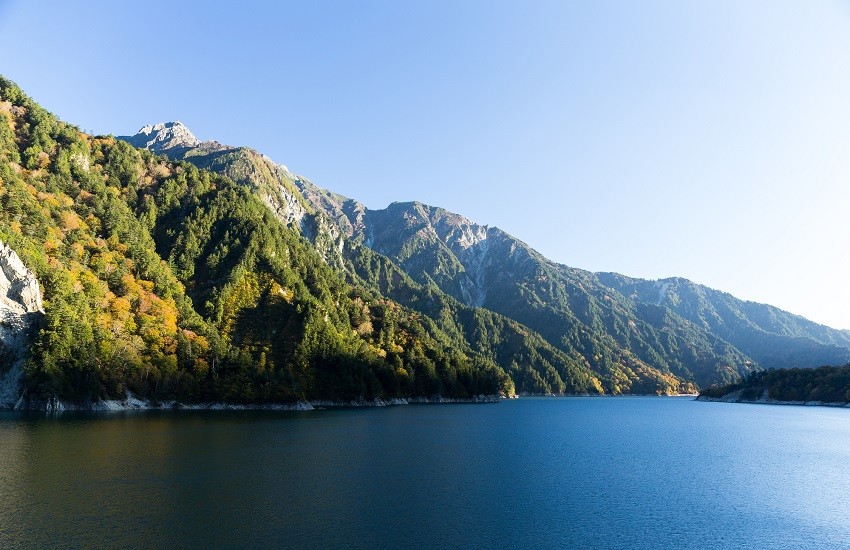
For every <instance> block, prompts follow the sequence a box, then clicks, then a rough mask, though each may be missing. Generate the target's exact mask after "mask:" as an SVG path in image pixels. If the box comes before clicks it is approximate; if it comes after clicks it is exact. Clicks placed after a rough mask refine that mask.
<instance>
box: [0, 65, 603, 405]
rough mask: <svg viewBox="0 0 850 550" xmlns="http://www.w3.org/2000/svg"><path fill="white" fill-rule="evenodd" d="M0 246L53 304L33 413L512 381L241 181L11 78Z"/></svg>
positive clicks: (36, 370)
mask: <svg viewBox="0 0 850 550" xmlns="http://www.w3.org/2000/svg"><path fill="white" fill-rule="evenodd" d="M0 239H2V241H3V242H5V243H8V244H9V245H10V246H11V247H12V248H13V249H14V250H15V251H16V252H17V254H19V255H20V259H21V260H22V261H23V263H24V264H25V265H26V266H28V267H29V268H31V269H32V271H33V273H34V274H35V276H36V277H37V278H38V281H39V282H40V283H41V285H42V291H43V295H44V318H43V321H42V322H41V324H40V329H39V330H38V333H37V335H36V336H35V338H34V342H33V345H32V346H31V347H30V349H29V357H28V360H27V363H26V366H25V369H24V370H25V380H24V383H25V388H24V389H25V392H26V398H27V400H28V401H29V403H30V405H31V406H43V405H44V404H45V403H49V402H51V401H52V400H55V399H60V400H73V401H77V402H79V403H83V404H84V403H87V402H88V403H90V402H91V401H92V400H97V399H104V398H122V397H124V395H125V393H126V392H127V391H128V390H129V391H132V392H133V393H135V394H137V395H140V396H143V397H147V398H150V399H153V400H170V399H179V400H182V401H214V400H225V401H231V402H262V401H294V400H299V399H346V400H348V399H358V398H363V399H373V398H390V397H394V396H432V395H443V396H446V397H467V396H471V395H476V394H482V393H484V394H493V393H496V392H498V391H509V389H510V387H511V385H512V382H511V380H510V378H509V377H508V376H507V375H506V374H505V373H504V371H503V370H502V369H500V368H499V367H498V366H497V365H496V364H495V363H494V362H493V361H490V360H488V359H487V358H485V357H483V356H482V355H481V354H480V353H477V352H476V351H475V350H472V349H471V348H470V346H468V345H466V343H465V342H458V341H457V340H456V339H455V338H454V337H452V336H450V335H448V334H446V333H445V332H444V331H442V330H441V329H440V328H439V327H437V326H436V325H435V324H434V323H433V322H430V321H429V320H428V319H423V318H422V316H421V315H420V314H419V313H417V312H415V311H412V310H410V309H408V308H405V307H402V306H400V305H399V304H398V303H396V302H394V301H392V300H389V299H387V298H384V297H382V296H379V295H377V294H376V293H375V292H373V291H372V290H370V289H369V288H366V287H365V286H354V285H351V284H349V283H347V282H346V281H345V280H344V279H343V278H342V277H341V276H340V275H339V274H338V273H336V272H334V271H333V270H332V269H331V268H330V267H329V266H328V264H327V262H325V260H324V259H323V258H322V256H321V255H320V254H319V253H317V251H316V250H315V248H314V247H313V246H312V245H310V244H309V243H308V242H307V241H305V240H304V239H303V238H302V237H301V236H300V234H299V233H298V232H297V231H294V230H293V229H292V228H289V227H287V226H285V225H283V224H281V223H279V221H278V220H277V219H276V218H275V217H274V215H273V214H272V213H271V212H270V210H269V209H268V208H267V206H266V205H264V204H263V203H262V202H261V201H260V200H259V199H258V198H257V197H256V196H255V195H254V194H253V193H250V192H249V191H248V190H246V189H245V187H244V186H240V185H237V184H235V183H234V182H233V181H232V180H230V179H229V178H225V177H222V176H219V175H216V174H213V173H211V172H208V171H202V170H199V169H197V168H196V167H194V166H192V165H189V164H183V163H175V162H170V161H167V160H165V159H163V158H162V157H156V156H154V155H153V154H152V153H150V152H148V151H140V150H137V149H134V148H132V147H131V146H130V145H128V144H126V143H124V142H122V141H116V140H115V139H113V138H111V137H92V136H88V135H86V134H84V133H81V132H80V131H79V130H78V129H76V128H74V127H72V126H69V125H67V124H64V123H62V122H60V121H58V120H57V119H56V118H55V117H53V116H52V115H50V114H49V113H47V112H46V111H45V110H44V109H42V108H41V107H40V106H38V105H37V104H36V103H34V102H33V101H32V100H31V99H29V98H28V97H26V96H25V95H24V94H23V93H22V92H21V90H20V89H19V88H18V87H17V86H15V85H14V84H13V83H11V82H10V81H8V80H5V79H2V78H0ZM586 382H587V384H588V387H589V388H592V382H593V380H587V381H586Z"/></svg>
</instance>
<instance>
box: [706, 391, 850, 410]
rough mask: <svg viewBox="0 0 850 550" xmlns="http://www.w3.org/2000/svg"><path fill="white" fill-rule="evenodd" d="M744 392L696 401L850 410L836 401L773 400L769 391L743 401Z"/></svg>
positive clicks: (844, 404) (849, 405) (846, 405)
mask: <svg viewBox="0 0 850 550" xmlns="http://www.w3.org/2000/svg"><path fill="white" fill-rule="evenodd" d="M742 393H743V390H736V391H733V392H730V393H727V394H726V395H723V396H721V397H708V396H707V395H698V396H697V397H696V399H694V401H702V402H705V403H744V404H748V405H796V406H803V407H833V408H838V409H842V408H850V403H842V402H835V401H826V402H824V401H780V400H778V399H771V398H769V397H768V396H767V390H765V391H764V392H762V394H761V396H760V397H759V398H758V399H743V398H742V397H741V394H742Z"/></svg>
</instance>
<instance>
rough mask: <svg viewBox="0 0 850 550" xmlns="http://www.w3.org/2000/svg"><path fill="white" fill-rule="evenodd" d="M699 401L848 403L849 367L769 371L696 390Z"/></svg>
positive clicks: (849, 391)
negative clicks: (720, 385)
mask: <svg viewBox="0 0 850 550" xmlns="http://www.w3.org/2000/svg"><path fill="white" fill-rule="evenodd" d="M699 396H700V399H705V400H721V401H734V402H753V401H766V402H770V401H771V400H772V401H782V402H820V403H829V404H847V403H850V364H847V365H844V366H843V367H830V366H824V367H818V368H814V369H812V368H808V369H800V368H793V369H770V370H766V371H758V372H753V373H750V374H749V375H748V376H747V377H746V378H745V379H743V380H741V381H739V382H737V383H735V384H729V385H726V386H722V387H711V388H706V389H704V390H702V391H700V394H699Z"/></svg>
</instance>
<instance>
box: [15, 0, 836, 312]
mask: <svg viewBox="0 0 850 550" xmlns="http://www.w3.org/2000/svg"><path fill="white" fill-rule="evenodd" d="M76 4H77V3H71V2H59V1H56V2H39V1H34V0H28V1H17V2H16V1H11V2H10V1H4V0H0V73H2V74H4V75H6V76H8V77H10V78H12V79H13V80H15V81H16V82H17V83H18V84H20V85H21V86H22V87H23V88H24V90H25V91H26V92H27V93H29V94H30V95H31V96H33V97H34V98H35V99H36V100H37V101H39V102H41V103H42V104H43V105H44V106H45V107H47V108H48V109H49V110H51V111H52V112H54V113H56V114H57V115H59V116H60V117H61V118H62V119H64V120H66V121H69V122H72V123H74V124H77V125H78V126H80V127H82V128H83V129H86V130H90V131H92V132H96V133H113V134H125V133H134V132H135V131H136V130H137V129H138V128H139V127H141V126H142V125H144V124H147V123H153V122H158V121H168V120H181V121H182V122H184V123H185V124H186V125H188V126H189V127H190V128H191V129H192V130H193V131H194V132H195V133H196V134H197V135H198V137H199V138H201V139H216V140H218V141H221V142H223V143H228V144H232V145H248V146H251V147H254V148H256V149H259V150H260V151H262V152H265V153H266V154H268V155H269V156H270V157H271V158H273V159H274V160H276V161H277V162H281V163H284V164H286V165H288V166H289V167H290V169H292V170H293V171H295V172H297V173H300V174H303V175H305V176H306V177H308V178H310V179H312V180H313V181H314V182H316V183H318V184H319V185H322V186H324V187H326V188H329V189H332V190H334V191H337V192H340V193H342V194H345V195H348V196H351V197H354V198H357V199H359V200H361V201H363V202H364V203H366V205H367V206H369V207H371V208H383V207H384V206H386V205H387V204H388V203H390V202H392V201H403V200H414V199H415V200H420V201H423V202H426V203H429V204H434V205H439V206H443V207H445V208H447V209H449V210H452V211H455V212H459V213H461V214H464V215H466V216H467V217H469V218H471V219H472V220H474V221H477V222H480V223H484V224H489V225H496V226H498V227H501V228H502V229H505V230H506V231H508V232H510V233H512V234H514V235H516V236H517V237H519V238H521V239H523V240H524V241H526V242H528V243H529V244H531V245H532V246H534V247H535V248H537V249H538V250H540V251H541V252H543V253H544V254H545V255H547V256H548V257H550V258H552V259H553V260H556V261H558V262H562V263H565V264H568V265H571V266H575V267H582V268H586V269H591V270H595V271H618V272H621V273H625V274H628V275H632V276H639V277H646V278H658V277H666V276H683V277H687V278H690V279H693V280H695V281H697V282H699V283H703V284H706V285H709V286H711V287H715V288H719V289H722V290H725V291H727V292H730V293H732V294H734V295H736V296H738V297H741V298H745V299H751V300H756V301H762V302H767V303H771V304H774V305H777V306H779V307H782V308H784V309H787V310H790V311H792V312H795V313H798V314H801V315H804V316H807V317H809V318H811V319H813V320H816V321H819V322H822V323H825V324H829V325H831V326H835V327H838V328H850V261H848V259H847V257H848V251H849V250H850V247H848V245H850V229H848V221H850V213H848V209H849V208H850V206H849V205H850V4H848V3H847V2H839V1H830V0H812V1H803V0H795V1H783V0H765V1H760V0H747V1H743V2H742V1H738V0H734V1H733V0H727V1H723V0H711V1H698V0H689V1H686V2H683V1H680V0H670V1H652V0H646V1H643V0H641V1H637V0H635V1H632V2H627V1H616V2H606V1H597V0H593V1H591V0H587V1H585V2H570V1H567V0H561V1H553V2H534V1H517V2H510V3H507V2H489V1H488V2H466V1H460V0H452V1H437V0H428V1H403V2H371V1H353V0H352V1H340V2H332V1H303V2H282V1H281V2H264V3H262V2H257V3H252V2H241V3H235V2H228V3H215V2H171V1H169V2H161V1H147V2H114V1H112V2H90V3H80V4H81V5H76ZM242 6H245V7H242Z"/></svg>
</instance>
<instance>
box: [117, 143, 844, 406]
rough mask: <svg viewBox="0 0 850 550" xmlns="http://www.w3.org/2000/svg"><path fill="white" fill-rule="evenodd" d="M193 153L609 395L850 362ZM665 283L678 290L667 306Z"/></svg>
mask: <svg viewBox="0 0 850 550" xmlns="http://www.w3.org/2000/svg"><path fill="white" fill-rule="evenodd" d="M122 139H127V140H128V141H131V142H132V141H133V140H138V139H140V138H137V137H135V136H130V137H128V138H122ZM164 141H165V140H159V141H158V143H159V142H164ZM184 147H185V145H184V144H180V145H178V146H175V147H171V148H168V147H166V148H161V149H160V152H161V153H163V154H166V155H168V156H169V157H170V158H174V159H178V160H186V161H189V162H192V163H193V164H195V165H196V166H199V167H202V168H207V169H211V170H213V171H216V172H219V173H222V174H224V175H227V176H228V177H231V178H232V179H234V180H235V181H237V182H240V183H242V184H243V185H247V186H248V187H250V188H252V189H254V190H255V191H256V192H258V193H259V194H260V195H261V197H262V198H263V200H264V202H266V204H267V205H268V206H269V207H270V208H271V209H272V210H273V211H274V212H275V213H276V215H277V216H278V218H279V219H281V220H282V221H283V222H284V223H288V224H291V225H294V226H297V227H298V228H299V230H300V231H301V233H302V234H303V235H304V236H305V237H307V238H308V239H309V240H311V242H313V243H314V245H315V246H316V247H317V248H318V249H319V250H320V251H322V253H323V255H324V256H325V258H326V261H328V263H329V264H331V265H333V266H336V268H337V269H340V270H342V271H345V272H347V273H349V274H352V273H354V272H356V270H355V269H352V261H353V255H352V250H354V249H358V248H361V249H362V248H364V247H365V248H369V249H371V250H373V251H375V252H377V253H379V254H380V255H381V256H383V257H385V258H387V259H388V260H389V261H390V262H391V264H392V265H393V266H397V267H398V269H400V270H402V271H403V272H404V273H405V274H406V275H408V276H410V277H411V278H412V279H413V281H414V282H415V283H417V284H418V285H422V287H424V288H437V289H439V290H440V291H441V292H443V293H445V294H446V295H448V296H450V297H451V298H453V299H454V300H457V301H458V302H460V303H462V304H464V305H466V306H468V307H472V308H476V307H483V308H485V309H487V310H491V311H494V312H496V313H499V314H501V315H504V316H506V317H508V318H510V319H513V320H515V321H517V322H519V323H521V324H522V325H524V326H527V327H528V328H529V329H531V330H532V331H534V332H536V333H539V334H540V335H541V336H542V337H543V338H544V339H545V340H546V341H547V342H548V343H549V344H551V345H552V346H554V347H555V348H557V349H559V350H561V351H563V352H565V353H568V354H573V355H578V356H581V357H582V358H583V359H584V360H585V361H586V362H587V365H588V366H589V367H590V368H591V369H592V370H593V371H594V372H596V373H598V374H599V375H600V379H601V380H602V381H603V385H604V386H605V389H606V391H613V392H618V391H632V386H633V385H634V381H635V380H639V379H641V374H640V371H641V370H643V371H648V370H651V371H654V372H655V373H656V375H660V376H665V375H670V376H673V377H674V378H676V379H678V380H681V381H688V380H690V381H693V382H696V383H697V384H698V385H701V386H706V385H709V384H713V383H725V382H729V381H732V380H735V379H737V377H739V376H740V375H742V374H745V373H746V372H749V371H750V370H754V369H757V368H759V367H762V368H770V367H788V366H818V365H820V364H822V363H828V364H843V363H845V362H847V360H848V359H849V358H850V333H847V332H846V331H838V330H834V329H830V328H828V327H824V326H822V325H817V324H816V323H812V322H811V321H808V320H805V319H803V318H801V317H799V316H796V315H793V314H790V313H787V312H784V311H781V310H779V309H777V308H773V307H772V306H765V305H762V304H754V303H750V302H744V301H742V300H737V299H735V298H733V297H731V296H729V295H726V294H725V293H722V292H719V291H714V290H711V289H707V288H706V287H699V285H695V284H694V283H691V282H690V281H686V280H684V279H670V280H665V281H662V282H658V283H655V282H651V281H640V280H638V279H632V278H629V277H626V276H622V275H617V274H611V273H599V274H595V273H591V272H588V271H584V270H580V269H576V268H571V267H568V266H564V265H560V264H557V263H554V262H551V261H550V260H548V259H546V258H545V257H544V256H542V255H541V254H540V253H538V252H537V251H535V250H534V249H533V248H531V247H530V246H528V245H527V244H526V243H523V242H522V241H520V240H518V239H516V238H514V237H512V236H511V235H509V234H507V233H505V232H504V231H502V230H500V229H498V228H495V227H488V226H484V225H479V224H476V223H473V222H471V221H469V220H468V219H466V218H464V217H463V216H461V215H458V214H454V213H451V212H448V211H446V210H444V209H442V208H437V207H431V206H427V205H424V204H421V203H418V202H408V203H393V204H391V205H390V206H388V207H387V208H385V209H381V210H370V209H368V208H366V207H365V206H364V205H362V204H361V203H359V202H357V201H356V200H353V199H350V198H347V197H344V196H342V195H339V194H336V193H333V192H331V191H328V190H325V189H323V188H321V187H318V186H317V185H315V184H313V183H312V182H310V181H309V180H308V179H306V178H303V177H301V176H298V175H295V174H292V173H291V172H289V170H288V169H286V168H285V167H283V166H282V165H277V164H275V163H274V162H273V161H271V159H269V158H268V157H266V156H264V155H261V154H259V153H257V152H256V151H253V150H250V149H246V148H240V147H226V146H220V148H219V149H216V150H210V148H209V147H204V146H202V145H200V144H198V145H196V146H195V147H190V148H188V149H184ZM354 256H356V254H354ZM671 281H681V284H676V285H673V284H672V283H671ZM659 287H663V288H666V289H667V290H668V291H669V290H670V289H676V292H675V293H673V294H671V293H670V292H668V294H667V296H666V297H665V298H664V299H659V291H658V288H659ZM653 289H655V290H654V291H653ZM693 289H698V290H699V291H698V292H697V291H694V290H693ZM653 292H654V294H653ZM726 297H728V298H726ZM665 373H666V374H665Z"/></svg>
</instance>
